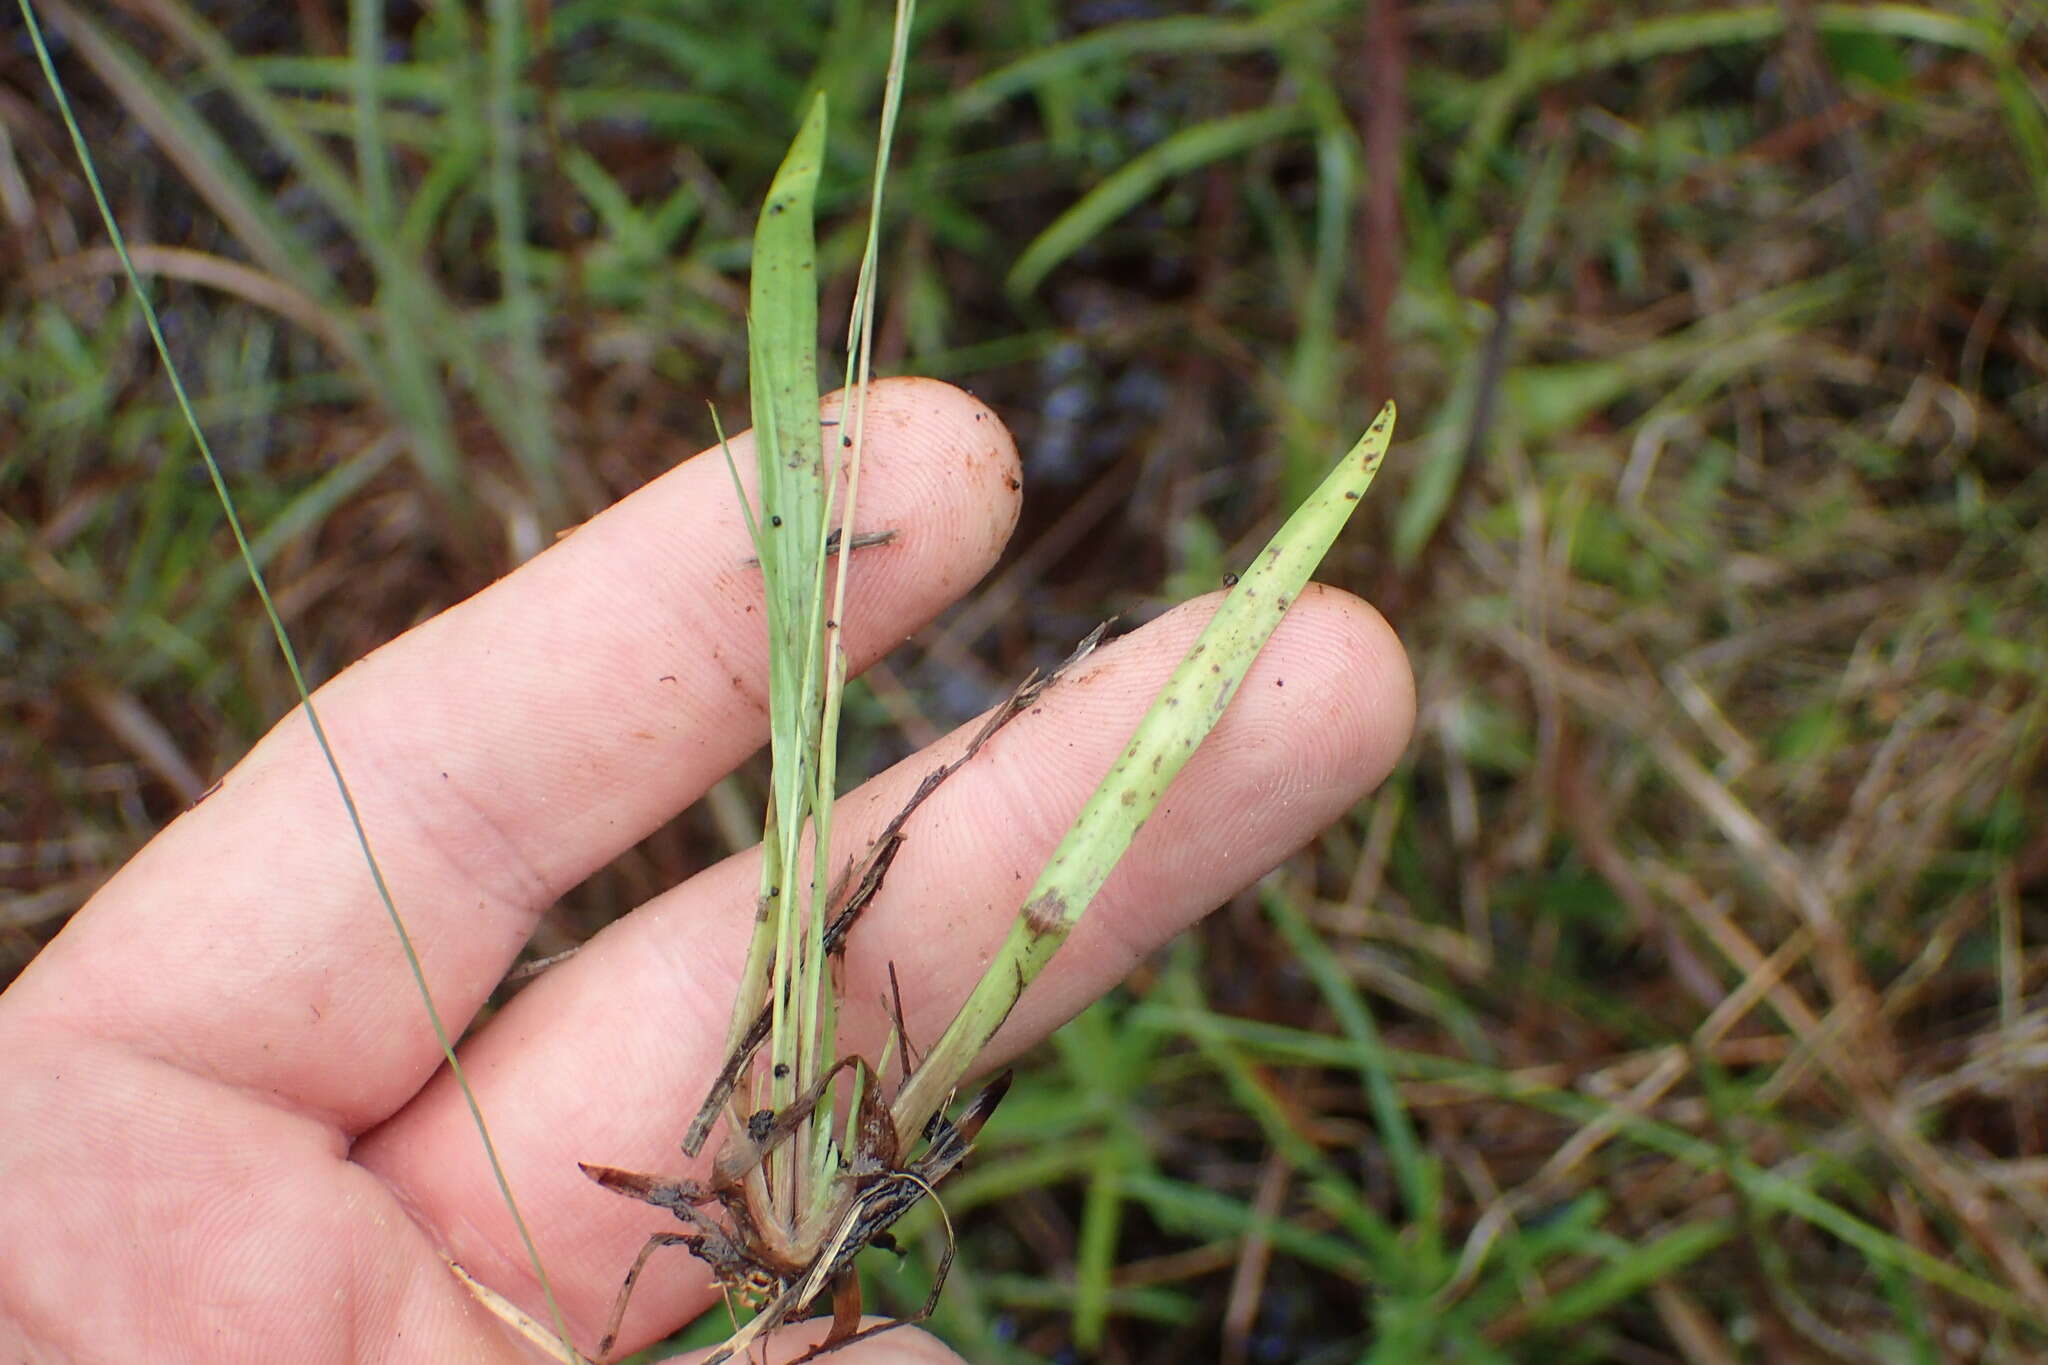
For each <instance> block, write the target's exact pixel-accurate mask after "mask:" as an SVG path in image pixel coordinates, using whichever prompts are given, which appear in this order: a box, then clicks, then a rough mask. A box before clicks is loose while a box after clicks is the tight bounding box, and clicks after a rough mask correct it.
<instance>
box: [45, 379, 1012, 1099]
mask: <svg viewBox="0 0 2048 1365" xmlns="http://www.w3.org/2000/svg"><path fill="white" fill-rule="evenodd" d="M830 403H836V400H830ZM830 403H828V406H829V405H830ZM867 432H868V443H867V446H868V448H867V452H866V456H865V460H866V463H865V466H864V471H863V474H862V481H861V508H860V513H859V522H860V526H859V529H862V530H867V529H872V528H888V529H893V530H894V531H896V533H897V534H896V538H895V539H894V541H892V542H891V543H890V544H888V545H887V546H882V547H877V548H874V549H868V550H863V551H861V552H859V556H858V558H857V559H856V560H855V562H854V572H853V574H852V580H851V587H850V595H851V600H850V601H849V604H848V611H847V616H848V623H847V632H846V640H847V647H848V650H849V652H850V653H851V655H852V658H853V662H854V664H855V666H856V667H858V666H860V665H862V664H865V663H868V662H871V661H872V660H874V659H875V658H877V657H879V656H880V654H881V653H883V652H884V651H885V650H886V649H887V648H889V647H890V646H891V645H893V644H895V643H896V642H898V641H899V640H901V639H902V638H903V637H904V636H906V635H907V634H909V633H910V632H911V631H912V630H915V629H916V628H917V627H918V626H920V625H922V624H923V623H924V622H926V621H928V620H929V619H931V617H932V616H934V615H935V614H936V613H937V612H938V611H939V610H940V609H941V608H943V607H944V606H945V605H946V604H947V603H948V602H950V601H951V600H952V599H953V598H954V597H956V596H957V595H959V593H961V592H962V591H963V590H965V589H966V588H967V587H968V586H969V585H970V584H972V583H973V582H974V581H975V580H977V579H978V578H979V577H980V576H981V575H982V573H984V572H985V571H986V570H987V568H988V566H989V565H990V564H992V563H993V562H994V560H995V557H996V555H997V553H998V552H999V551H1000V549H1001V547H1002V544H1003V542H1004V541H1005V539H1007V537H1008V535H1009V531H1010V527H1011V526H1012V524H1013V523H1014V521H1015V517H1016V508H1017V492H1018V488H1019V484H1018V479H1017V473H1016V450H1015V447H1014V445H1013V444H1012V443H1011V441H1010V438H1009V436H1008V434H1007V433H1006V432H1005V431H1004V430H1003V427H1002V424H1001V423H1000V422H998V421H997V420H996V419H995V418H994V416H993V414H991V413H990V412H989V411H988V410H987V409H986V408H985V407H983V406H982V405H981V404H980V403H979V402H978V401H976V400H975V399H973V398H971V397H969V396H968V395H966V394H964V393H962V392H961V391H959V390H957V389H954V388H951V387H950V386H947V385H943V384H938V383H935V382H932V381H928V380H898V381H892V382H888V383H882V384H877V385H876V386H875V387H874V388H873V390H872V392H871V395H870V400H869V411H868V421H867ZM732 444H733V456H734V459H735V461H736V463H737V464H738V465H739V467H740V468H741V469H742V471H745V470H746V469H748V468H749V466H750V465H751V463H752V456H751V449H750V445H751V443H750V439H749V438H748V437H746V436H741V437H739V438H736V439H735V440H734V442H733V443H732ZM749 553H750V550H749V546H748V542H747V535H746V529H745V525H744V521H743V519H742V517H741V513H740V509H739V507H738V506H737V503H736V500H735V497H734V494H733V489H732V482H731V476H730V475H729V473H728V471H727V469H726V467H725V459H724V456H723V455H722V454H721V453H720V452H719V451H717V450H712V451H707V452H705V453H704V454H702V455H699V456H697V457H696V458H695V459H692V460H690V461H688V462H686V463H684V464H683V465H681V466H679V467H677V468H676V469H674V470H672V471H670V472H669V473H668V474H666V475H664V476H662V477H661V478H659V479H657V480H656V481H654V482H653V483H652V484H650V485H648V486H647V487H646V488H643V489H641V490H640V491H639V492H637V493H635V494H633V495H632V496H631V497H629V498H627V499H625V500H623V501H622V502H620V503H619V504H617V505H616V506H614V507H612V508H611V509H609V510H608V511H606V512H604V513H603V514H601V515H600V516H598V517H595V518H593V519H592V520H591V521H589V522H588V523H586V524H585V525H583V526H582V527H580V528H578V529H577V531H576V532H575V534H573V535H571V536H569V537H567V538H566V539H565V540H564V541H562V542H561V543H560V544H558V545H556V546H554V547H553V548H552V549H550V550H549V551H547V552H546V553H544V554H542V555H540V556H538V557H537V558H535V559H534V560H533V561H532V562H530V563H528V564H526V565H525V566H523V567H521V568H520V569H519V570H518V571H516V572H515V573H513V574H511V575H509V576H508V577H507V578H505V579H503V580H501V581H500V582H499V583H497V584H495V585H493V586H492V587H490V588H488V589H486V590H485V591H484V592H482V593H479V594H478V595H477V596H475V597H473V598H471V599H469V600H468V601H466V602H463V603H461V604H459V605H458V606H456V607H453V608H451V609H449V610H448V611H446V612H443V613H442V614H441V615H440V616H437V617H435V618H434V619H433V620H431V621H429V622H427V623H426V624H424V625H422V626H420V627H418V628H416V629H414V630H412V631H410V632H408V633H407V634H406V635H404V636H402V637H401V638H400V639H398V640H396V641H394V642H392V643H391V644H389V645H387V646H385V647H384V648H382V649H380V650H378V651H376V652H375V653H373V654H372V655H370V656H369V657H368V658H367V659H364V660H363V661H362V662H360V663H358V664H356V665H355V666H353V667H352V668H350V669H348V670H346V671H345V672H344V673H342V674H341V675H340V676H339V677H337V678H335V679H334V680H333V681H332V682H330V683H328V684H327V685H326V686H325V687H322V688H321V689H320V690H319V692H318V693H317V694H316V695H315V699H314V700H315V704H316V706H317V707H318V709H319V712H320V715H321V719H322V722H323V725H324V726H325V728H326V731H327V734H328V738H329V740H330V741H331V743H332V745H333V748H334V751H335V754H336V757H337V758H338V760H339V762H340V766H341V768H342V771H343V772H344V773H345V774H346V775H347V777H348V780H349V783H350V785H351V787H352V789H353V790H354V792H355V796H356V800H357V804H358V806H359V807H360V809H361V811H362V813H363V816H364V822H365V825H366V828H367V831H368V837H369V840H370V842H371V844H372V846H373V847H374V848H375V851H376V853H377V857H378V861H379V863H380V865H381V866H382V868H383V870H384V874H385V877H386V880H387V882H388V883H389V885H390V888H391V891H392V895H393V897H394V899H395V900H396V902H397V904H398V906H399V908H400V910H401V911H402V912H403V914H404V916H405V919H406V923H407V925H408V928H409V930H410V932H411V934H412V935H413V937H414V939H415V942H416V944H417V946H418V948H419V951H420V955H421V957H422V960H423V962H424V964H425V967H426V971H427V977H428V980H429V982H430V984H431V986H432V989H433V991H434V995H435V1000H436V1003H437V1004H438V1005H439V1006H440V1008H441V1010H442V1011H443V1013H444V1015H445V1016H446V1017H447V1018H448V1019H449V1020H450V1022H451V1026H453V1027H459V1026H460V1025H461V1023H462V1022H463V1021H465V1020H467V1019H468V1018H469V1016H470V1015H471V1014H472V1013H473V1012H474V1011H475V1010H476V1008H477V1007H478V1006H480V1005H481V1004H482V1002H483V1001H484V999H485V998H486V997H487V996H488V994H489V992H490V990H491V989H492V987H493V986H495V985H496V983H497V982H498V980H499V978H500V977H501V976H502V975H503V973H504V970H505V966H506V964H507V963H509V962H510V961H511V959H512V957H513V955H514V954H516V953H517V952H518V950H519V948H520V946H521V945H522V944H523V943H524V942H525V940H526V937H527V935H528V933H529V932H530V930H531V928H532V925H533V921H534V919H535V918H536V917H537V916H538V915H539V913H540V912H541V911H542V910H544V909H545V908H546V907H547V906H548V905H549V904H551V903H552V902H553V901H554V900H555V899H556V897H558V896H559V895H560V894H561V893H562V892H563V891H564V890H566V889H567V888H569V887H570V886H573V885H574V884H575V883H576V882H578V881H580V880H581V879H582V878H584V877H585V876H587V875H589V873H590V872H591V871H593V870H594V869H596V868H597V867H600V866H602V865H603V864H604V863H605V862H606V861H607V860H609V859H610V858H612V857H613V856H615V855H616V854H617V853H619V852H620V851H622V850H623V849H625V848H627V847H630V846H631V845H632V844H633V843H634V842H636V841H637V840H639V839H640V838H641V837H643V836H644V835H645V834H647V833H648V832H650V831H651V830H653V829H654V828H655V827H657V826H658V825H659V824H660V823H661V822H662V821H664V820H666V819H668V818H669V817H670V816H671V815H673V814H674V813H675V812H676V811H677V810H678V809H680V808H681V807H682V806H684V805H686V804H687V803H688V802H690V801H691V800H693V799H695V798H696V797H697V796H698V795H700V794H701V793H702V792H703V791H704V789H705V788H706V787H708V786H709V785H710V784H711V783H712V782H714V781H716V780H717V779H718V778H719V777H721V776H722V775H724V773H725V772H727V771H728V770H729V769H730V768H731V767H732V766H733V765H734V764H735V763H737V762H738V761H739V760H740V759H742V758H744V757H745V756H746V755H747V754H748V753H750V752H752V751H753V750H754V749H755V748H757V747H758V746H759V745H760V743H761V742H762V740H763V738H764V737H765V726H766V720H765V712H764V709H763V693H764V689H765V686H766V683H765V679H766V676H767V664H766V641H765V635H766V632H765V631H764V630H763V629H762V627H761V624H760V620H759V600H760V593H761V584H760V576H759V571H758V569H755V568H753V567H751V566H749V565H748V563H747V558H748V555H749ZM9 995H10V1008H19V1009H24V1010H29V1011H40V1012H41V1013H42V1014H43V1015H44V1016H45V1017H50V1016H57V1017H59V1021H60V1022H62V1023H65V1024H67V1025H68V1026H70V1027H74V1028H78V1029H80V1030H82V1031H87V1032H90V1033H92V1034H95V1035H97V1036H100V1037H106V1038H110V1039H113V1040H116V1041H122V1042H125V1043H128V1044H130V1045H131V1046H133V1047H135V1048H136V1049H138V1050H140V1051H142V1052H144V1053H146V1054H147V1055H153V1056H161V1057H165V1058H166V1059H168V1060H171V1061H173V1062H176V1063H178V1064H179V1065H182V1066H184V1067H186V1068H188V1069H191V1070H194V1071H198V1072H201V1073H203V1074H207V1075H211V1076H213V1077H215V1078H217V1079H219V1080H222V1081H224V1082H227V1083H230V1084H234V1085H237V1086H242V1087H246V1088H248V1089H251V1090H254V1091H256V1092H257V1093H271V1094H276V1095H277V1096H278V1097H279V1099H280V1100H281V1101H282V1102H284V1103H287V1104H290V1105H293V1106H295V1107H300V1108H304V1109H310V1110H312V1111H313V1112H315V1113H318V1114H321V1115H323V1116H326V1117H328V1118H330V1119H331V1121H333V1122H334V1123H336V1124H337V1125H338V1126H340V1127H342V1128H343V1129H344V1130H347V1131H360V1130H361V1129H362V1128H364V1127H367V1126H368V1125H369V1124H371V1123H374V1122H376V1121H377V1120H379V1119H381V1118H382V1117H384V1116H385V1115H386V1114H388V1113H390V1112H392V1111H393V1110H394V1109H396V1108H397V1107H398V1105H399V1104H401V1103H402V1102H403V1101H404V1100H405V1099H406V1098H407V1097H408V1096H410V1095H411V1094H412V1093H413V1092H414V1091H415V1090H416V1089H417V1088H418V1087H419V1086H420V1084H422V1083H423V1082H424V1081H425V1079H426V1078H427V1076H428V1075H430V1074H431V1073H432V1071H433V1070H434V1068H435V1067H436V1066H438V1065H439V1063H440V1054H439V1050H438V1047H437V1045H436V1043H435V1042H434V1039H433V1037H432V1035H431V1034H430V1033H429V1032H428V1031H427V1029H426V1027H425V1021H424V1017H423V1014H422V1011H421V1007H420V1002H419V999H418V993H417V991H416V989H415V988H414V987H413V986H412V984H411V983H410V979H409V974H408V972H407V969H406V967H405V964H404V961H403V957H402V954H401V951H400V949H399V946H398V944H397V942H396V937H395V935H394V933H393V931H392V928H391V926H390V923H389V921H388V919H387V918H386V916H385V914H384V912H383V910H382V909H381V907H380V906H379V904H378V901H377V897H376V891H375V887H374V885H373V883H372V880H371V878H370V875H369V873H368V870H367V868H366V866H365V863H364V860H363V856H362V853H361V851H360V849H359V848H358V846H357V844H356V840H355V836H354V834H353V832H352V830H351V827H350V825H349V823H348V821H347V818H346V814H345V811H344V810H343V808H342V804H341V801H340V799H339V797H338V795H337V793H336V790H335V786H334V783H333V780H332V777H331V776H330V774H329V773H328V771H327V769H326V765H325V763H324V761H323V759H322V758H321V757H320V755H319V752H318V749H317V747H316V746H315V744H314V742H313V739H312V735H311V733H310V730H309V728H308V726H307V723H306V720H305V716H304V712H303V710H300V711H295V712H293V713H292V714H291V715H290V716H288V717H286V718H285V719H284V720H283V721H281V722H280V723H279V724H278V725H277V726H276V727H275V728H274V729H273V730H272V731H271V733H270V734H269V735H267V736H266V737H265V738H264V739H263V740H262V741H261V742H260V743H259V744H258V745H257V746H256V748H255V749H254V750H252V751H251V752H250V753H249V755H248V756H247V757H246V758H244V759H243V761H242V762H241V763H240V764H238V765H236V767H235V768H234V770H233V771H232V772H230V773H229V774H228V776H227V778H226V779H225V781H224V783H223V784H222V786H221V789H220V790H219V791H218V792H216V793H215V794H214V795H213V796H212V797H210V798H209V799H207V800H206V801H204V802H202V803H201V804H200V805H198V806H196V807H195V808H194V809H192V810H191V811H189V812H187V813H186V814H185V815H183V816H182V817H180V818H179V819H178V820H177V821H175V822H174V823H173V824H172V825H171V826H170V827H169V828H168V829H166V830H165V831H164V832H163V833H162V834H160V835H159V836H158V837H157V838H156V839H155V840H154V841H153V842H152V843H150V844H149V845H148V846H147V847H146V848H145V849H143V851H142V852H141V853H140V854H138V855H137V856H136V857H135V859H134V860H133V861H131V862H130V863H129V864H128V865H127V866H126V867H125V868H123V869H122V870H121V872H120V873H118V874H117V875H116V876H115V878H114V879H113V880H112V881H110V882H109V883H108V885H107V886H106V887H105V888H103V889H102V890H101V892H100V893H99V895H97V896H96V897H95V898H94V899H93V901H92V902H91V903H90V904H89V905H88V906H87V907H86V908H85V909H84V910H83V911H81V912H80V913H79V915H78V916H76V917H75V918H74V919H73V921H72V923H71V924H70V925H69V926H68V927H67V928H66V930H65V932H64V933H63V934H62V935H60V936H59V937H58V939H57V940H56V941H55V942H53V943H52V944H51V945H50V947H49V948H48V949H47V950H46V951H45V952H44V953H43V954H42V955H41V957H39V958H38V959H37V961H36V962H35V963H34V964H32V966H31V968H30V969H29V971H27V972H26V973H24V974H23V976H22V977H21V979H20V980H19V981H17V982H16V984H15V986H14V988H13V990H12V991H10V993H9Z"/></svg>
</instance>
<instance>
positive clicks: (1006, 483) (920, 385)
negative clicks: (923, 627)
mask: <svg viewBox="0 0 2048 1365" xmlns="http://www.w3.org/2000/svg"><path fill="white" fill-rule="evenodd" d="M842 396H843V395H839V394H835V395H833V397H832V398H831V399H828V400H827V405H828V407H829V406H831V405H832V404H835V403H837V402H839V401H840V400H841V398H842ZM866 449H867V453H866V455H865V456H864V457H863V458H864V460H865V461H872V462H874V463H873V465H872V466H871V467H872V468H873V469H874V470H875V471H876V472H877V473H879V474H880V475H881V476H882V477H883V478H884V479H886V481H887V489H886V492H885V497H886V499H887V504H888V507H889V508H890V509H895V508H898V507H900V508H902V509H903V511H904V515H903V516H902V517H900V518H899V519H900V520H902V521H903V522H904V523H905V527H906V531H905V534H906V535H914V536H917V537H930V538H932V541H933V542H936V543H935V544H934V543H927V544H926V545H924V546H923V547H921V548H922V549H924V550H925V551H926V552H927V553H926V554H925V555H924V556H923V558H924V559H925V560H926V561H927V562H929V563H930V564H931V565H933V566H934V572H935V573H936V574H938V575H939V576H940V578H941V579H943V581H939V582H934V583H933V584H932V586H933V587H935V588H940V589H942V590H944V591H946V592H947V593H949V594H950V595H952V596H957V595H958V594H959V593H961V592H963V591H965V590H966V588H967V587H968V586H969V585H970V584H971V583H973V582H974V581H976V580H978V579H979V578H980V577H981V576H982V575H983V574H985V573H987V572H988V570H989V568H990V567H992V566H993V565H994V564H995V562H996V559H997V558H998V557H999V556H1000V555H1001V554H1002V552H1003V547H1004V546H1005V545H1006V544H1008V543H1009V539H1010V533H1011V531H1013V530H1014V529H1016V525H1017V515H1018V512H1019V511H1020V509H1021V508H1022V506H1023V489H1024V480H1023V466H1022V462H1021V460H1020V459H1019V458H1018V454H1017V443H1016V441H1015V439H1014V438H1012V437H1011V435H1010V430H1009V428H1008V427H1006V426H1004V425H1003V421H1002V419H1001V418H1000V417H998V416H996V414H995V412H994V411H993V410H992V409H990V408H989V406H988V405H987V404H986V403H983V402H982V401H981V400H980V399H979V398H976V397H975V396H974V395H973V394H971V393H968V392H967V391H966V390H965V389H961V388H957V387H955V386H954V385H951V384H948V383H945V382H943V381H941V380H937V379H922V378H914V377H905V378H898V379H884V380H878V381H876V382H875V383H874V384H872V385H870V386H869V389H868V407H867V441H866ZM862 480H863V484H866V482H867V480H868V475H867V473H863V475H862ZM934 508H938V509H945V512H946V515H938V516H934V515H923V516H916V517H912V516H910V515H908V514H909V513H910V512H913V511H916V510H918V509H926V510H927V511H928V510H929V509H934ZM863 520H865V518H863Z"/></svg>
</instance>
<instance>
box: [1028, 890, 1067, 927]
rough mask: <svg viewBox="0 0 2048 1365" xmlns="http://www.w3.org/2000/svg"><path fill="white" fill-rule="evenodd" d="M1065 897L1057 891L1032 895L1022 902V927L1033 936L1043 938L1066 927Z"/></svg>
mask: <svg viewBox="0 0 2048 1365" xmlns="http://www.w3.org/2000/svg"><path fill="white" fill-rule="evenodd" d="M1066 924H1067V898H1066V897H1065V896H1063V895H1061V894H1060V893H1059V892H1057V891H1046V892H1043V893H1041V894H1040V895H1037V896H1033V897H1032V898H1031V899H1030V900H1029V901H1027V902H1025V904H1024V928H1025V931H1026V932H1027V933H1029V934H1030V935H1031V936H1032V937H1033V938H1044V937H1045V936H1046V935H1047V934H1057V933H1059V932H1061V931H1062V930H1064V929H1065V928H1066Z"/></svg>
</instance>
